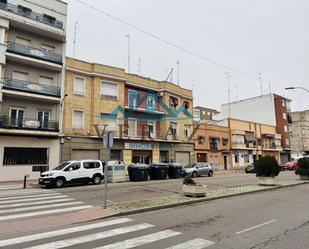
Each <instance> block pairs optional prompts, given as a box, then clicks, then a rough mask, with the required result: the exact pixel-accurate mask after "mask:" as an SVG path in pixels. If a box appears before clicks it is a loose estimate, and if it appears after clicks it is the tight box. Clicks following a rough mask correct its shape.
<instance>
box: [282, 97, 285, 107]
mask: <svg viewBox="0 0 309 249" xmlns="http://www.w3.org/2000/svg"><path fill="white" fill-rule="evenodd" d="M282 107H285V100H284V99H283V100H282Z"/></svg>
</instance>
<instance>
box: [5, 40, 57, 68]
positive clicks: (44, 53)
mask: <svg viewBox="0 0 309 249" xmlns="http://www.w3.org/2000/svg"><path fill="white" fill-rule="evenodd" d="M7 51H8V52H13V53H16V54H20V55H25V56H29V57H32V58H37V59H41V60H45V61H49V62H54V63H57V64H61V65H62V55H60V54H56V53H54V52H52V51H49V50H45V49H38V48H32V47H29V46H25V45H22V44H18V43H15V42H11V41H8V42H7Z"/></svg>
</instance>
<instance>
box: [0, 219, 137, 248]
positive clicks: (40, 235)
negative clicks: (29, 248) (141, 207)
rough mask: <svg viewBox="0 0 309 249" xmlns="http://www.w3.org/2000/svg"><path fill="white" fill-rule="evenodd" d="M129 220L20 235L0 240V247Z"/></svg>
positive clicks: (123, 221) (123, 220) (109, 221)
mask: <svg viewBox="0 0 309 249" xmlns="http://www.w3.org/2000/svg"><path fill="white" fill-rule="evenodd" d="M131 221H133V220H132V219H129V218H121V219H116V220H108V221H103V222H99V223H94V224H89V225H82V226H77V227H71V228H65V229H60V230H55V231H51V232H46V233H38V234H34V235H26V236H22V237H18V238H13V239H6V240H0V247H4V246H9V245H16V244H21V243H26V242H31V241H36V240H41V239H47V238H52V237H56V236H61V235H67V234H71V233H77V232H83V231H87V230H91V229H96V228H103V227H107V226H113V225H119V224H122V223H126V222H131Z"/></svg>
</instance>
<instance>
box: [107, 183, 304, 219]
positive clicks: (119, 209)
mask: <svg viewBox="0 0 309 249" xmlns="http://www.w3.org/2000/svg"><path fill="white" fill-rule="evenodd" d="M307 183H309V182H308V181H301V180H286V181H280V182H279V183H278V185H276V186H260V185H247V186H239V187H232V188H222V189H214V190H208V191H207V196H206V197H202V198H192V197H186V196H184V195H182V194H174V195H166V196H162V197H157V198H151V199H143V200H135V201H129V202H123V203H118V204H113V205H110V206H109V207H108V210H110V211H111V213H113V214H114V215H129V214H134V213H140V212H147V211H153V210H158V209H163V208H170V207H176V206H183V205H189V204H194V203H200V202H205V201H210V200H216V199H221V198H227V197H232V196H238V195H244V194H249V193H257V192H261V191H269V190H276V189H280V188H283V187H291V186H297V185H301V184H307Z"/></svg>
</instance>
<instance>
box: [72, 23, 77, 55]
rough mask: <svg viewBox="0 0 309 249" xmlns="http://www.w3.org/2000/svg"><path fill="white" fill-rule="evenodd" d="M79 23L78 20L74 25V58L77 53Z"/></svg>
mask: <svg viewBox="0 0 309 249" xmlns="http://www.w3.org/2000/svg"><path fill="white" fill-rule="evenodd" d="M77 24H78V22H77V21H76V22H75V26H74V41H73V58H74V59H75V54H76V37H77Z"/></svg>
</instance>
